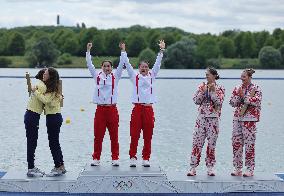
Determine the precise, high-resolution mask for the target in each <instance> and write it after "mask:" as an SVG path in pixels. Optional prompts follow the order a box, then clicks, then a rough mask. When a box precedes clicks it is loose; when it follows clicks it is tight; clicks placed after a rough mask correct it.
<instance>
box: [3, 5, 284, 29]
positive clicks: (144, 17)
mask: <svg viewBox="0 0 284 196" xmlns="http://www.w3.org/2000/svg"><path fill="white" fill-rule="evenodd" d="M0 6H1V8H0V10H1V11H0V28H13V27H19V26H29V25H40V26H42V25H56V16H57V15H58V14H59V15H60V23H61V25H64V26H75V25H76V24H77V23H80V24H81V23H82V22H84V23H85V24H86V26H87V27H97V28H98V29H110V28H120V27H129V26H132V25H136V24H139V25H143V26H146V27H151V28H156V27H177V28H180V29H182V30H184V31H187V32H192V33H197V34H200V33H208V32H210V33H213V34H219V33H221V32H223V31H225V30H232V29H238V30H243V31H262V30H268V31H270V32H272V31H273V29H275V28H282V29H283V28H284V0H140V1H139V0H0Z"/></svg>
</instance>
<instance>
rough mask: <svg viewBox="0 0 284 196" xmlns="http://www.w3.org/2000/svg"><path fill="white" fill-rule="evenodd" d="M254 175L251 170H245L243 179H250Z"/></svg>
mask: <svg viewBox="0 0 284 196" xmlns="http://www.w3.org/2000/svg"><path fill="white" fill-rule="evenodd" d="M253 175H254V174H253V171H252V170H247V171H246V172H245V173H244V174H243V177H252V176H253Z"/></svg>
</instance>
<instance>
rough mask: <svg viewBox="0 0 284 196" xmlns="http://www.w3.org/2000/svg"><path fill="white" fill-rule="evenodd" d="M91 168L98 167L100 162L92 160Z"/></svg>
mask: <svg viewBox="0 0 284 196" xmlns="http://www.w3.org/2000/svg"><path fill="white" fill-rule="evenodd" d="M91 166H100V160H97V159H94V160H93V162H92V163H91Z"/></svg>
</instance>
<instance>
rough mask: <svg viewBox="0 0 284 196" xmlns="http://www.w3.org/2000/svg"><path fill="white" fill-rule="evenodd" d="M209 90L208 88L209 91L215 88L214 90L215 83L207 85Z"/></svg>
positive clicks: (213, 90)
mask: <svg viewBox="0 0 284 196" xmlns="http://www.w3.org/2000/svg"><path fill="white" fill-rule="evenodd" d="M209 90H210V91H211V92H215V90H216V86H215V83H212V84H210V85H209Z"/></svg>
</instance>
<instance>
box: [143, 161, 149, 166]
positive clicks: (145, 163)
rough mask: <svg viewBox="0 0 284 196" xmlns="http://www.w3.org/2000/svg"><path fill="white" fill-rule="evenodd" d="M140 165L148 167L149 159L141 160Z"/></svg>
mask: <svg viewBox="0 0 284 196" xmlns="http://www.w3.org/2000/svg"><path fill="white" fill-rule="evenodd" d="M142 166H144V167H150V161H149V160H143V161H142Z"/></svg>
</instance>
